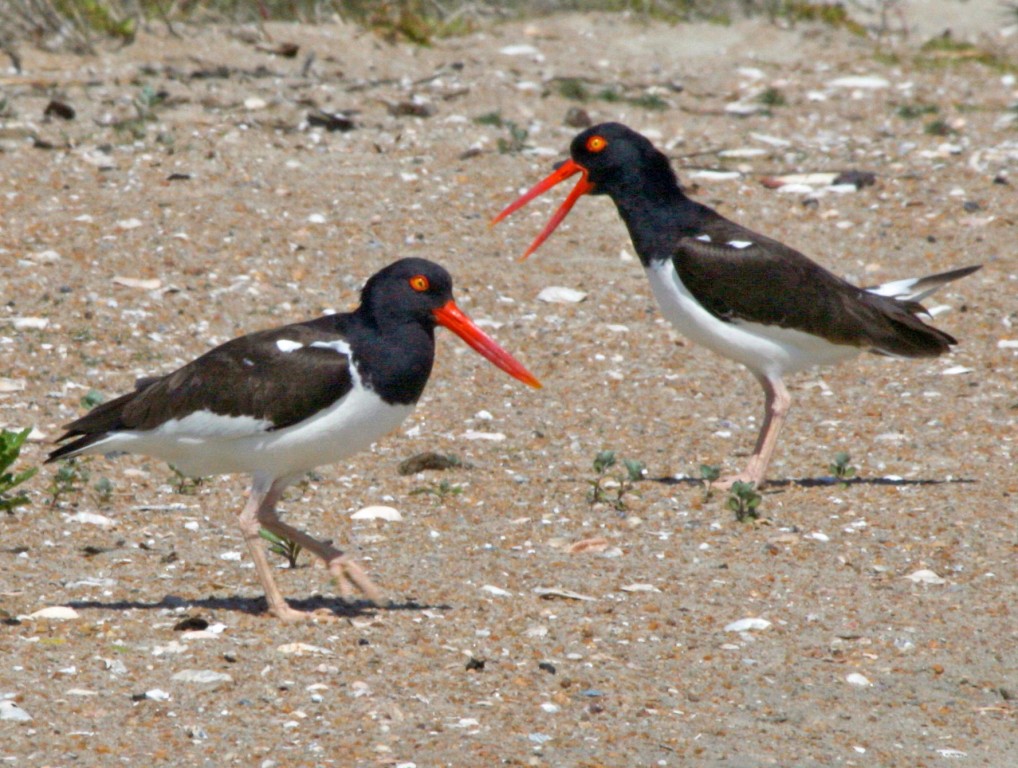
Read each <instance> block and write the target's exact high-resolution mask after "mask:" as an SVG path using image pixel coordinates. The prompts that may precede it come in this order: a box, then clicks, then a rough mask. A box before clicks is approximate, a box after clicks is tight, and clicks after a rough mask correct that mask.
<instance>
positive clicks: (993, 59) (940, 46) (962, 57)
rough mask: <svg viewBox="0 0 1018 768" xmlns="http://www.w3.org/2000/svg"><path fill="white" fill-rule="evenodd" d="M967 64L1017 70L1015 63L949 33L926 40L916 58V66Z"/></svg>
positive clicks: (1007, 70)
mask: <svg viewBox="0 0 1018 768" xmlns="http://www.w3.org/2000/svg"><path fill="white" fill-rule="evenodd" d="M967 62H975V63H977V64H982V65H983V66H985V67H989V68H991V69H996V70H999V71H1002V72H1014V71H1016V70H1018V65H1016V63H1015V62H1013V61H1011V60H1009V59H1007V58H1006V57H1004V56H1001V55H999V54H997V53H994V52H993V51H988V50H986V49H985V48H979V47H978V46H977V45H975V43H970V42H968V41H966V40H957V39H955V38H954V37H953V36H952V35H951V33H950V31H947V32H944V34H942V35H939V36H938V37H934V38H932V39H930V40H927V41H926V42H925V43H923V44H922V46H921V47H920V48H919V54H918V55H917V56H916V64H918V65H920V66H927V67H950V66H955V65H957V64H964V63H967Z"/></svg>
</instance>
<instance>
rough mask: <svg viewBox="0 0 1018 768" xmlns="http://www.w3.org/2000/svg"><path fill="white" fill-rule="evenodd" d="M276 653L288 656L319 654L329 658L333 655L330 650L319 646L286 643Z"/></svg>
mask: <svg viewBox="0 0 1018 768" xmlns="http://www.w3.org/2000/svg"><path fill="white" fill-rule="evenodd" d="M276 651H277V652H279V653H282V654H285V655H287V656H303V655H304V654H306V653H318V654H321V655H323V656H328V655H330V654H331V653H332V651H330V650H329V649H328V648H322V647H321V646H318V645H309V644H308V643H286V644H285V645H281V646H279V647H278V648H276Z"/></svg>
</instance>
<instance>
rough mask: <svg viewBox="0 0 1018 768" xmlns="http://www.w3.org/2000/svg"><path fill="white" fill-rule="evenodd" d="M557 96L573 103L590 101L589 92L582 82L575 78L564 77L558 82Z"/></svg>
mask: <svg viewBox="0 0 1018 768" xmlns="http://www.w3.org/2000/svg"><path fill="white" fill-rule="evenodd" d="M558 92H559V95H560V96H561V97H562V98H564V99H572V100H573V101H587V100H589V99H590V91H589V90H587V86H585V85H584V84H583V81H582V80H578V79H577V78H575V77H564V78H562V79H561V80H559V82H558Z"/></svg>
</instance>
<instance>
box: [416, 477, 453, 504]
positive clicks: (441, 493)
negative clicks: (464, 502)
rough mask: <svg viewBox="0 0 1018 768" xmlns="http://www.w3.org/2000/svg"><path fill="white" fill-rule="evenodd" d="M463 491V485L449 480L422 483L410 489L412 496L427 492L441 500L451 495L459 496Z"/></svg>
mask: <svg viewBox="0 0 1018 768" xmlns="http://www.w3.org/2000/svg"><path fill="white" fill-rule="evenodd" d="M461 493H463V486H461V485H454V484H453V483H450V482H449V481H448V480H442V481H440V482H438V483H430V484H428V485H422V486H420V487H418V488H414V489H413V490H412V491H410V495H411V496H420V495H422V494H426V495H428V496H434V497H435V498H436V499H438V501H439V502H443V501H445V500H446V499H447V498H449V497H450V496H459V495H460V494H461Z"/></svg>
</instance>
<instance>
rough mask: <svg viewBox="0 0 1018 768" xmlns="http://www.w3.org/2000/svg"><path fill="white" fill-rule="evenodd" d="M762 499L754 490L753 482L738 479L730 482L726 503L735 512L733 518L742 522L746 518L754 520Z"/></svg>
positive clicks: (758, 513)
mask: <svg viewBox="0 0 1018 768" xmlns="http://www.w3.org/2000/svg"><path fill="white" fill-rule="evenodd" d="M762 501H763V497H762V496H760V494H759V493H757V492H756V484H755V483H744V482H742V481H741V480H738V481H736V482H734V483H732V487H731V490H729V492H728V501H727V502H726V505H727V507H728V508H729V509H730V510H732V511H733V512H734V513H735V519H736V520H738V521H739V522H740V523H742V522H745V521H746V520H748V519H753V520H755V519H757V518H758V517H760V511H759V507H760V502H762Z"/></svg>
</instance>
